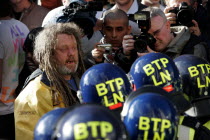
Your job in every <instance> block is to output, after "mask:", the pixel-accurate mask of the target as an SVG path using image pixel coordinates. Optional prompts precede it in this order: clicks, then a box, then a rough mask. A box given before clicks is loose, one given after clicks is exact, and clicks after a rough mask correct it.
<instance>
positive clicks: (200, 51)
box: [194, 43, 208, 60]
mask: <svg viewBox="0 0 210 140" xmlns="http://www.w3.org/2000/svg"><path fill="white" fill-rule="evenodd" d="M204 45H206V44H205V43H199V44H197V45H195V46H194V55H195V56H198V57H201V58H203V59H205V60H207V50H206V47H208V46H206V47H205V46H204Z"/></svg>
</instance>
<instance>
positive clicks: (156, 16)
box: [148, 7, 173, 52]
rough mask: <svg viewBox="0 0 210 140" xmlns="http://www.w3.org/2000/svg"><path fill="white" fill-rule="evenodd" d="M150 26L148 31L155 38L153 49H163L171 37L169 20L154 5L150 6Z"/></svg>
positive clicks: (159, 50)
mask: <svg viewBox="0 0 210 140" xmlns="http://www.w3.org/2000/svg"><path fill="white" fill-rule="evenodd" d="M150 18H151V28H150V29H149V31H148V33H150V34H152V35H153V36H154V37H155V39H156V43H155V51H158V52H161V51H164V50H165V49H166V48H167V46H168V45H169V43H170V42H171V41H172V39H173V34H172V33H171V29H170V21H168V20H167V18H166V16H165V14H164V12H163V11H162V10H161V9H159V8H156V7H151V8H150Z"/></svg>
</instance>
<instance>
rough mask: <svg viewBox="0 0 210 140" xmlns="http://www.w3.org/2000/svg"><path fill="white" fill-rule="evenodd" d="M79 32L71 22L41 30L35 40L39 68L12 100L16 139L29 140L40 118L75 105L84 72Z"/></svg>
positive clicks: (35, 53) (35, 54)
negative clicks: (53, 111) (13, 102)
mask: <svg viewBox="0 0 210 140" xmlns="http://www.w3.org/2000/svg"><path fill="white" fill-rule="evenodd" d="M80 32H81V31H80V30H79V28H78V27H77V26H76V25H75V24H74V23H59V24H56V25H52V26H50V27H47V28H45V29H44V30H43V31H41V32H40V34H39V35H38V36H37V38H36V40H35V50H34V56H35V59H36V61H37V62H38V63H39V68H40V69H38V70H36V71H35V72H34V73H32V75H31V76H30V77H29V78H28V80H27V81H26V83H25V86H24V88H23V90H22V91H21V92H20V94H19V96H18V97H17V98H16V100H15V131H16V140H20V139H21V140H23V139H25V140H30V139H33V130H34V127H35V125H36V123H37V121H38V120H39V119H40V117H41V116H42V115H44V114H45V113H47V112H48V111H50V110H53V109H54V108H56V107H69V106H71V105H73V104H76V103H77V102H78V99H77V96H76V91H77V90H78V85H79V79H80V78H81V76H82V74H83V72H84V64H83V62H82V57H81V56H82V54H81V52H82V51H81V43H80V37H81V35H80Z"/></svg>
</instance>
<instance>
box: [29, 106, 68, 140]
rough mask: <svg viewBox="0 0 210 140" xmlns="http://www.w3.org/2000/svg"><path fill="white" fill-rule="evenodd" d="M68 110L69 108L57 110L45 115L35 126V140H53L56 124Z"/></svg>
mask: <svg viewBox="0 0 210 140" xmlns="http://www.w3.org/2000/svg"><path fill="white" fill-rule="evenodd" d="M67 110H68V109H67V108H57V109H55V110H52V111H49V112H47V113H46V114H45V115H43V116H42V117H41V118H40V119H39V121H38V122H37V124H36V126H35V129H34V140H51V136H52V134H53V131H54V128H55V126H56V122H57V121H58V120H59V118H60V117H61V116H62V115H63V114H64V113H65V112H67ZM31 121H33V120H31Z"/></svg>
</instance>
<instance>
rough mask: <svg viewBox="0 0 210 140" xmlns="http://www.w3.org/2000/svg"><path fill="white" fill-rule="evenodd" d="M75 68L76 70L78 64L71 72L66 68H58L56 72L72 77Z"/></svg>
mask: <svg viewBox="0 0 210 140" xmlns="http://www.w3.org/2000/svg"><path fill="white" fill-rule="evenodd" d="M77 68H78V63H77V64H76V67H75V69H74V70H73V71H72V70H70V69H68V68H67V67H66V66H59V67H58V72H59V73H60V74H62V75H72V74H74V73H75V72H76V71H77Z"/></svg>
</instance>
